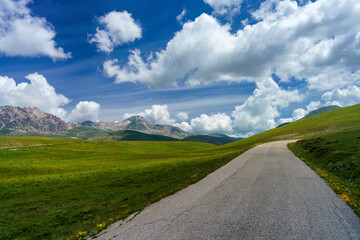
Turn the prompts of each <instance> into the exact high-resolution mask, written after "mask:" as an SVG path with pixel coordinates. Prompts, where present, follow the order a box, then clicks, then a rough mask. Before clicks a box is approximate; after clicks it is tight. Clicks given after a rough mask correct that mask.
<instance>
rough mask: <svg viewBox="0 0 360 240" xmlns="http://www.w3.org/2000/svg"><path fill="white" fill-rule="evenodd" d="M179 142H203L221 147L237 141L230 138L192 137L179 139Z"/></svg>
mask: <svg viewBox="0 0 360 240" xmlns="http://www.w3.org/2000/svg"><path fill="white" fill-rule="evenodd" d="M181 141H187V142H204V143H211V144H215V145H223V144H227V143H231V142H235V141H237V139H235V138H232V137H213V136H209V135H194V136H189V137H186V138H183V139H181Z"/></svg>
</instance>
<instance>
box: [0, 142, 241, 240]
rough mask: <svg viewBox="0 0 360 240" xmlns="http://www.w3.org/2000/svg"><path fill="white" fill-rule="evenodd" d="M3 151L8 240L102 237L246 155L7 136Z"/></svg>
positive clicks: (0, 232)
mask: <svg viewBox="0 0 360 240" xmlns="http://www.w3.org/2000/svg"><path fill="white" fill-rule="evenodd" d="M0 147H2V148H1V149H0V216H1V218H0V239H66V238H72V237H76V235H79V232H80V233H81V234H80V235H85V232H86V234H89V232H91V231H92V233H95V232H96V231H97V230H100V229H102V228H103V227H105V226H106V225H107V224H109V223H111V222H113V221H115V220H116V219H121V218H123V217H126V216H128V215H129V214H130V213H132V212H135V211H138V210H141V209H142V208H143V207H144V206H146V205H148V204H149V203H151V202H154V201H156V200H158V199H160V198H161V197H163V196H166V195H169V194H171V193H173V192H175V191H177V190H179V189H181V188H183V187H184V186H187V185H189V184H191V183H193V182H195V181H197V180H199V179H200V178H203V177H204V176H205V175H207V174H208V173H209V172H211V171H213V170H215V169H216V168H218V167H219V166H221V165H223V164H225V163H226V162H228V161H229V160H231V159H233V158H234V157H235V156H237V155H238V154H240V153H241V151H242V150H241V149H237V150H236V151H234V152H229V151H227V150H220V149H216V154H213V153H214V149H215V148H216V147H215V146H214V145H210V144H204V143H189V142H110V141H109V142H106V141H104V142H103V141H100V142H79V141H76V140H64V139H46V138H40V137H6V138H5V137H2V138H0ZM79 237H80V236H78V237H77V238H79Z"/></svg>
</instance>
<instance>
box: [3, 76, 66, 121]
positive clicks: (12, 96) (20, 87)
mask: <svg viewBox="0 0 360 240" xmlns="http://www.w3.org/2000/svg"><path fill="white" fill-rule="evenodd" d="M25 78H26V79H28V80H29V81H30V82H22V83H19V84H16V82H15V80H14V79H13V78H9V77H6V76H4V77H2V76H0V105H12V106H18V107H28V106H35V107H38V108H39V109H41V110H43V111H46V112H49V113H52V114H55V115H57V116H59V117H66V111H65V110H64V109H63V108H62V106H64V105H66V104H68V103H69V102H70V100H69V99H68V98H67V97H65V96H64V95H62V94H58V93H57V92H56V91H55V88H54V87H52V86H51V85H50V84H49V83H48V82H47V80H46V78H45V77H44V76H42V75H40V74H38V73H33V74H29V75H27V76H26V77H25Z"/></svg>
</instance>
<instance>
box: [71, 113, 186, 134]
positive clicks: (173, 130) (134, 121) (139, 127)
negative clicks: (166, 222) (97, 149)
mask: <svg viewBox="0 0 360 240" xmlns="http://www.w3.org/2000/svg"><path fill="white" fill-rule="evenodd" d="M71 124H72V126H73V127H80V126H83V127H91V128H96V129H100V130H104V131H120V130H133V131H138V132H142V133H147V134H154V135H162V136H167V137H172V138H177V139H181V138H184V137H188V136H190V135H191V134H190V133H188V132H185V131H183V130H181V129H180V128H178V127H174V126H170V125H154V124H152V123H150V122H149V121H147V120H146V119H145V118H143V117H141V116H132V117H129V118H127V119H125V120H123V121H121V122H91V121H86V122H83V123H80V124H79V123H71Z"/></svg>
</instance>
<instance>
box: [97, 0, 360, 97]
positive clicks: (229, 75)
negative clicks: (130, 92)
mask: <svg viewBox="0 0 360 240" xmlns="http://www.w3.org/2000/svg"><path fill="white" fill-rule="evenodd" d="M252 16H253V18H255V19H256V20H257V23H255V24H252V25H249V24H248V25H246V26H245V27H244V28H243V29H240V30H238V31H237V32H235V33H233V32H231V31H230V30H231V28H230V25H229V24H221V23H220V22H219V21H218V20H217V19H216V18H215V17H213V16H209V15H207V14H202V15H200V16H199V17H197V18H196V19H195V20H194V21H188V22H186V23H185V24H184V25H183V27H182V30H180V31H179V32H177V33H176V34H175V36H174V37H173V38H172V39H171V40H170V41H169V42H168V44H167V46H166V48H165V49H163V50H160V51H158V52H155V53H153V54H152V56H153V57H150V58H145V57H144V56H142V54H141V51H140V50H139V49H135V50H132V51H131V53H130V55H129V60H128V62H127V63H126V64H121V65H120V64H118V62H117V60H116V59H113V60H108V61H106V62H105V63H104V72H105V74H106V75H107V76H108V77H114V78H115V79H116V80H115V82H116V83H122V82H138V83H144V84H147V85H179V84H182V82H181V81H183V79H184V78H185V79H187V84H188V85H190V86H196V85H199V84H209V83H215V82H219V81H229V82H232V81H236V82H242V81H252V82H256V81H259V80H261V79H264V78H267V77H271V75H272V74H276V75H277V76H278V77H280V79H281V80H282V81H290V80H291V79H293V78H295V79H298V80H302V81H306V82H307V86H308V87H309V88H310V89H315V90H319V91H325V90H331V89H334V88H343V87H345V86H347V85H349V84H355V82H358V78H356V77H357V76H359V74H360V70H359V68H360V33H359V32H360V2H359V1H358V0H343V1H338V0H318V1H316V2H312V1H308V2H307V3H306V4H304V5H298V3H297V2H296V1H290V0H283V1H273V0H269V1H266V2H265V3H264V4H262V5H261V7H260V9H258V10H257V11H255V12H253V13H252Z"/></svg>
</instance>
